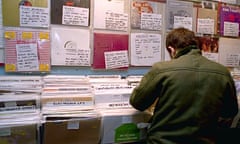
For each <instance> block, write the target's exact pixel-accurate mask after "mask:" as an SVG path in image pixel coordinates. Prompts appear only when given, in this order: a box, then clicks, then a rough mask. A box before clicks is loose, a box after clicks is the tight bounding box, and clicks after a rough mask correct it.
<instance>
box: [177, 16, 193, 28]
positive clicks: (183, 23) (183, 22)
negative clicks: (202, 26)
mask: <svg viewBox="0 0 240 144" xmlns="http://www.w3.org/2000/svg"><path fill="white" fill-rule="evenodd" d="M192 26H193V24H192V17H183V16H174V24H173V28H178V27H184V28H187V29H189V30H192Z"/></svg>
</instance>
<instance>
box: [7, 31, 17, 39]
mask: <svg viewBox="0 0 240 144" xmlns="http://www.w3.org/2000/svg"><path fill="white" fill-rule="evenodd" d="M4 37H5V38H6V39H15V38H16V33H15V32H13V31H6V32H5V35H4Z"/></svg>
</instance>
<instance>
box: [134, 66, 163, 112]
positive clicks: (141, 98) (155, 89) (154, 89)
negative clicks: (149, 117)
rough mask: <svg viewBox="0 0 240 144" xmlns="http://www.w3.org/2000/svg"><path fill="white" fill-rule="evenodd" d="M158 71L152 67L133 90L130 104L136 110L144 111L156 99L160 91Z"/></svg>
mask: <svg viewBox="0 0 240 144" xmlns="http://www.w3.org/2000/svg"><path fill="white" fill-rule="evenodd" d="M158 75H159V73H158V72H157V70H154V69H153V68H152V69H151V70H150V71H149V72H148V73H146V74H145V75H144V77H143V78H142V80H141V82H140V84H139V85H138V86H137V87H136V88H135V89H134V90H133V92H132V94H131V97H130V104H131V105H132V106H133V107H134V108H135V109H137V110H140V111H144V110H146V109H147V108H149V107H150V106H151V105H152V104H153V103H154V102H155V100H156V99H157V97H158V95H159V94H160V91H161V84H160V83H159V76H158Z"/></svg>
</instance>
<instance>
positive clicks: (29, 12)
mask: <svg viewBox="0 0 240 144" xmlns="http://www.w3.org/2000/svg"><path fill="white" fill-rule="evenodd" d="M49 15H50V14H49V9H48V8H40V7H29V6H20V26H30V27H49Z"/></svg>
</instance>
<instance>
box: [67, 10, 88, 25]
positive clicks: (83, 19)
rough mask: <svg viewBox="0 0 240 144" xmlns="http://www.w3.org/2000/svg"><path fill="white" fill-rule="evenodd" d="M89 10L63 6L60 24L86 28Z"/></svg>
mask: <svg viewBox="0 0 240 144" xmlns="http://www.w3.org/2000/svg"><path fill="white" fill-rule="evenodd" d="M88 19H89V9H88V8H80V7H71V6H63V15H62V24H66V25H79V26H88Z"/></svg>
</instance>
